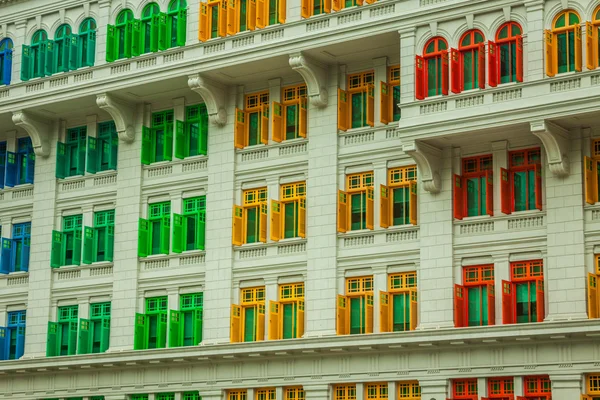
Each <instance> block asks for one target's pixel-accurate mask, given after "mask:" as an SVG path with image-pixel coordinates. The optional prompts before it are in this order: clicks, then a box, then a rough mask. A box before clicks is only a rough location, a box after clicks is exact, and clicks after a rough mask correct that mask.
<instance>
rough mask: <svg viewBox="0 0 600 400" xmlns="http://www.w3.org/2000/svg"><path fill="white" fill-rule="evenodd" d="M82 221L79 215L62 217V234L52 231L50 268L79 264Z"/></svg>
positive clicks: (81, 216)
mask: <svg viewBox="0 0 600 400" xmlns="http://www.w3.org/2000/svg"><path fill="white" fill-rule="evenodd" d="M82 221H83V215H81V214H79V215H70V216H67V217H63V223H62V229H63V230H62V232H61V231H52V253H51V258H50V265H51V267H52V268H58V267H61V266H63V265H80V264H81V247H82V233H83V232H82Z"/></svg>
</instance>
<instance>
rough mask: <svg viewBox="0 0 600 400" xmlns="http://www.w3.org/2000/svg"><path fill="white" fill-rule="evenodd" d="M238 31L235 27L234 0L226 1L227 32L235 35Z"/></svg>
mask: <svg viewBox="0 0 600 400" xmlns="http://www.w3.org/2000/svg"><path fill="white" fill-rule="evenodd" d="M237 32H238V27H237V7H236V0H228V2H227V34H228V35H235V34H236V33H237Z"/></svg>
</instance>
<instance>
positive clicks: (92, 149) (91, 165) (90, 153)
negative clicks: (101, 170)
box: [86, 136, 100, 174]
mask: <svg viewBox="0 0 600 400" xmlns="http://www.w3.org/2000/svg"><path fill="white" fill-rule="evenodd" d="M99 153H100V152H99V149H98V139H96V138H95V137H91V136H88V139H87V168H86V169H87V172H89V173H90V174H95V173H96V172H98V158H99Z"/></svg>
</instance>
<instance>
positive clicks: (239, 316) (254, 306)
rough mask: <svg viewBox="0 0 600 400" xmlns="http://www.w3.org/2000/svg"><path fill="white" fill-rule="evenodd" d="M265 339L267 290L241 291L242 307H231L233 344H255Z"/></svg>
mask: <svg viewBox="0 0 600 400" xmlns="http://www.w3.org/2000/svg"><path fill="white" fill-rule="evenodd" d="M264 339H265V288H264V286H261V287H253V288H245V289H241V291H240V305H236V304H233V305H232V306H231V342H232V343H235V342H254V341H260V340H264Z"/></svg>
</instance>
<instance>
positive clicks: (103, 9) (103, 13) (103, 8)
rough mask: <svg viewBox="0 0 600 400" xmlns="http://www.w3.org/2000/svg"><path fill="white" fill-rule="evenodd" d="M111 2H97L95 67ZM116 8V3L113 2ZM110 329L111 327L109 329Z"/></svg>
mask: <svg viewBox="0 0 600 400" xmlns="http://www.w3.org/2000/svg"><path fill="white" fill-rule="evenodd" d="M111 1H112V0H100V1H99V2H98V8H99V12H98V13H99V15H98V20H97V21H96V25H97V26H98V29H96V65H101V64H106V26H107V25H108V24H114V23H115V21H111V19H110V3H111ZM115 6H116V2H115ZM111 329H112V327H111Z"/></svg>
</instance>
